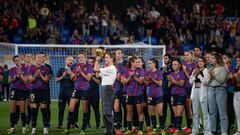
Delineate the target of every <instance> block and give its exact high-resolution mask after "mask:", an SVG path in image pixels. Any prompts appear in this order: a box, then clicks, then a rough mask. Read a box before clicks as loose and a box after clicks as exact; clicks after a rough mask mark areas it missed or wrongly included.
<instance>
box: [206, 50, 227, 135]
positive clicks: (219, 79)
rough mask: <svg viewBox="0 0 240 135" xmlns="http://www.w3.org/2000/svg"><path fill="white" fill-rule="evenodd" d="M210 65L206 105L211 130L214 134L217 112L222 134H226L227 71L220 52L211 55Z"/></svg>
mask: <svg viewBox="0 0 240 135" xmlns="http://www.w3.org/2000/svg"><path fill="white" fill-rule="evenodd" d="M212 65H213V67H212V68H211V69H210V71H209V74H210V81H209V88H208V105H209V114H210V126H211V131H212V133H213V134H216V131H217V123H216V121H217V114H218V113H219V116H220V125H221V132H222V135H227V130H228V117H227V92H226V80H227V76H228V72H229V71H228V69H227V68H226V66H225V65H224V62H223V59H222V55H221V54H218V53H215V54H213V55H212Z"/></svg>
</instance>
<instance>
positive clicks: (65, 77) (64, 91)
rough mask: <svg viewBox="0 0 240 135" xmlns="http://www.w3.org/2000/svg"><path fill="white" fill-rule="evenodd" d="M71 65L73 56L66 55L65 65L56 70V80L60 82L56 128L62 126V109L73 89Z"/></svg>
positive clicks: (67, 102)
mask: <svg viewBox="0 0 240 135" xmlns="http://www.w3.org/2000/svg"><path fill="white" fill-rule="evenodd" d="M72 65H73V57H72V56H67V57H66V59H65V67H62V68H60V69H59V70H58V73H57V76H56V81H57V82H58V83H60V92H59V100H58V126H57V128H58V129H61V128H62V124H63V118H64V110H65V107H66V104H68V105H69V102H70V98H71V96H72V93H73V89H74V81H72V80H71V76H70V74H71V70H72Z"/></svg>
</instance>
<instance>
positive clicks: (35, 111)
mask: <svg viewBox="0 0 240 135" xmlns="http://www.w3.org/2000/svg"><path fill="white" fill-rule="evenodd" d="M37 117H38V109H37V108H32V119H31V121H32V127H33V128H36V126H37Z"/></svg>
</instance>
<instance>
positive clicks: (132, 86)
mask: <svg viewBox="0 0 240 135" xmlns="http://www.w3.org/2000/svg"><path fill="white" fill-rule="evenodd" d="M131 72H133V73H134V76H136V77H138V78H140V77H144V72H143V69H140V68H137V69H135V70H132V69H131V68H127V69H126V70H125V72H124V74H123V77H124V78H128V77H129V74H130V73H131ZM142 93H143V92H142V90H141V88H140V84H139V83H137V82H136V80H134V79H133V77H132V78H131V79H130V81H129V82H128V83H127V84H126V95H127V96H140V95H142Z"/></svg>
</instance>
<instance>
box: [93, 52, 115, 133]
mask: <svg viewBox="0 0 240 135" xmlns="http://www.w3.org/2000/svg"><path fill="white" fill-rule="evenodd" d="M100 60H101V57H97V58H96V62H95V66H94V71H95V72H97V73H99V75H100V76H101V78H102V82H101V85H102V106H103V119H104V120H103V121H104V125H105V135H114V120H113V115H112V110H113V103H114V95H115V94H114V90H113V84H114V82H115V80H116V76H117V69H116V67H115V66H114V55H113V54H111V53H106V55H105V59H104V60H105V66H104V68H100ZM97 75H98V74H97Z"/></svg>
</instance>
